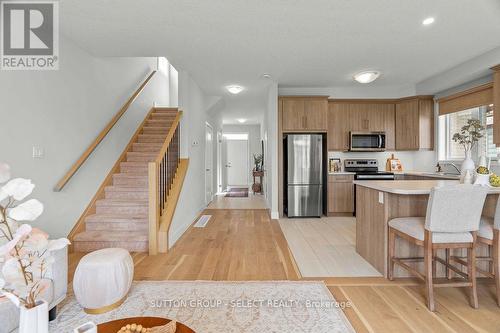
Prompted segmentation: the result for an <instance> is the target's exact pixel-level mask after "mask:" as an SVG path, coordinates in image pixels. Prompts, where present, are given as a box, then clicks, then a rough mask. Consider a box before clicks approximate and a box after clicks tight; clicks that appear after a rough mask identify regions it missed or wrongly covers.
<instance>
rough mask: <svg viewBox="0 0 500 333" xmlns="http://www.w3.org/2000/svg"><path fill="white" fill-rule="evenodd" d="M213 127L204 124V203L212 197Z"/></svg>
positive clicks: (208, 201)
mask: <svg viewBox="0 0 500 333" xmlns="http://www.w3.org/2000/svg"><path fill="white" fill-rule="evenodd" d="M213 132H214V131H213V128H212V126H210V125H209V124H208V123H206V124H205V204H207V205H208V204H209V203H210V202H211V201H212V199H213V193H214V190H213V183H214V181H213V143H214V139H213V137H214V135H213Z"/></svg>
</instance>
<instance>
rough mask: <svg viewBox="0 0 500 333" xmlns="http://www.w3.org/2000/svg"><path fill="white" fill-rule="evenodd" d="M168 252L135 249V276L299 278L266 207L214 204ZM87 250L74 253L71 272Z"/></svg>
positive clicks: (207, 278)
mask: <svg viewBox="0 0 500 333" xmlns="http://www.w3.org/2000/svg"><path fill="white" fill-rule="evenodd" d="M203 214H208V215H212V218H211V219H210V221H209V222H208V224H207V226H206V227H205V228H190V229H189V230H188V231H187V232H186V233H185V234H184V236H183V237H182V238H181V239H180V240H179V241H178V242H177V244H176V245H175V246H174V247H173V248H172V249H171V250H170V252H169V253H168V254H167V255H162V254H160V255H156V256H146V255H145V254H138V253H135V254H133V258H134V262H135V276H134V279H135V280H231V281H245V280H297V279H299V276H298V274H297V271H296V267H295V264H294V262H293V258H292V256H291V254H290V252H289V249H288V246H287V243H286V240H285V238H284V236H283V233H282V232H281V229H280V226H279V224H278V221H275V220H271V219H270V218H269V215H268V212H267V210H220V209H217V210H215V209H214V210H211V209H207V210H205V211H204V212H203ZM82 256H83V254H80V253H73V254H71V255H70V257H71V260H70V262H71V263H70V276H72V275H73V273H72V272H74V269H75V268H76V265H77V262H78V261H79V260H80V258H81V257H82Z"/></svg>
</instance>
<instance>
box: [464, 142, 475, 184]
mask: <svg viewBox="0 0 500 333" xmlns="http://www.w3.org/2000/svg"><path fill="white" fill-rule="evenodd" d="M467 170H469V171H470V174H471V176H473V175H474V172H475V170H476V165H475V164H474V160H473V159H472V157H471V152H470V150H468V151H466V152H465V159H464V161H463V162H462V166H461V168H460V171H461V172H460V182H462V183H463V182H464V177H465V173H466V171H467Z"/></svg>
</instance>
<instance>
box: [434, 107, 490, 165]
mask: <svg viewBox="0 0 500 333" xmlns="http://www.w3.org/2000/svg"><path fill="white" fill-rule="evenodd" d="M471 118H474V119H479V120H481V124H482V125H483V126H484V127H485V131H484V137H483V138H481V139H480V140H479V142H478V144H477V145H476V147H475V148H474V149H473V151H472V158H473V159H474V160H476V161H477V160H478V159H479V156H481V155H485V156H486V157H488V158H491V159H492V160H497V159H498V154H499V153H500V147H499V148H497V147H496V146H495V144H493V109H492V106H481V107H476V108H472V109H468V110H464V111H460V112H454V113H448V114H445V115H442V116H439V124H438V126H439V139H438V140H439V160H441V161H450V160H451V161H453V160H462V159H464V158H465V153H464V149H463V147H462V146H461V145H460V144H458V143H456V142H455V141H453V140H452V137H453V134H455V133H457V132H458V131H460V128H461V127H462V126H464V125H465V124H466V123H467V120H468V119H471Z"/></svg>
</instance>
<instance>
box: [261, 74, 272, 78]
mask: <svg viewBox="0 0 500 333" xmlns="http://www.w3.org/2000/svg"><path fill="white" fill-rule="evenodd" d="M262 77H263V78H264V79H271V78H272V77H271V74H269V73H264V74H262Z"/></svg>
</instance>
